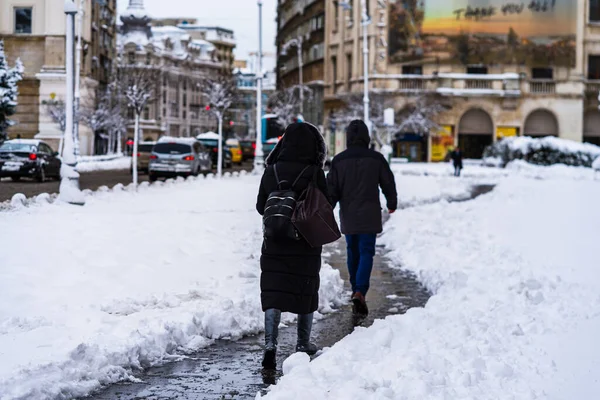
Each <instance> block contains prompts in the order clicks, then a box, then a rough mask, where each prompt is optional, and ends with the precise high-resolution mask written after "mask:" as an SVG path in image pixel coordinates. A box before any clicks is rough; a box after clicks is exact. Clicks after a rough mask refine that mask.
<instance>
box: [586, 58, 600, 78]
mask: <svg viewBox="0 0 600 400" xmlns="http://www.w3.org/2000/svg"><path fill="white" fill-rule="evenodd" d="M587 77H588V79H600V56H588V74H587Z"/></svg>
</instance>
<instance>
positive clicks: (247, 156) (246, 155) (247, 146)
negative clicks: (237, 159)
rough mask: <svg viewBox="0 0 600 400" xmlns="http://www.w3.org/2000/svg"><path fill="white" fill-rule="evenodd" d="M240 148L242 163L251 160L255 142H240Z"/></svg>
mask: <svg viewBox="0 0 600 400" xmlns="http://www.w3.org/2000/svg"><path fill="white" fill-rule="evenodd" d="M240 146H242V159H243V160H244V161H248V160H253V159H254V152H255V151H256V141H254V140H240Z"/></svg>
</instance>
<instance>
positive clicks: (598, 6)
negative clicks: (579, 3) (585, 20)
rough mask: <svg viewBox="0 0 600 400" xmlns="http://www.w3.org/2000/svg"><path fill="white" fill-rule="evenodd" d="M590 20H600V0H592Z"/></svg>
mask: <svg viewBox="0 0 600 400" xmlns="http://www.w3.org/2000/svg"><path fill="white" fill-rule="evenodd" d="M590 22H600V0H590Z"/></svg>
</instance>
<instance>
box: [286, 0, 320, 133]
mask: <svg viewBox="0 0 600 400" xmlns="http://www.w3.org/2000/svg"><path fill="white" fill-rule="evenodd" d="M325 4H326V1H325V0H279V2H278V6H277V39H276V44H277V66H276V74H277V89H278V90H282V89H286V88H289V87H291V86H294V85H297V84H298V83H299V82H300V59H299V57H298V49H299V48H300V52H301V55H302V56H301V60H302V68H301V73H302V81H303V83H304V84H305V85H306V86H308V87H309V88H310V89H311V92H312V94H311V96H310V98H307V99H306V100H305V102H304V104H303V110H304V113H303V114H304V115H303V116H304V119H305V120H306V121H308V122H311V123H313V124H315V125H317V126H320V125H322V124H323V89H324V79H325V70H324V55H325ZM292 43H294V44H293V45H291V44H292Z"/></svg>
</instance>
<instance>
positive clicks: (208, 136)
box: [196, 132, 219, 140]
mask: <svg viewBox="0 0 600 400" xmlns="http://www.w3.org/2000/svg"><path fill="white" fill-rule="evenodd" d="M196 139H210V140H219V134H218V133H215V132H205V133H201V134H199V135H198V136H196Z"/></svg>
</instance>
